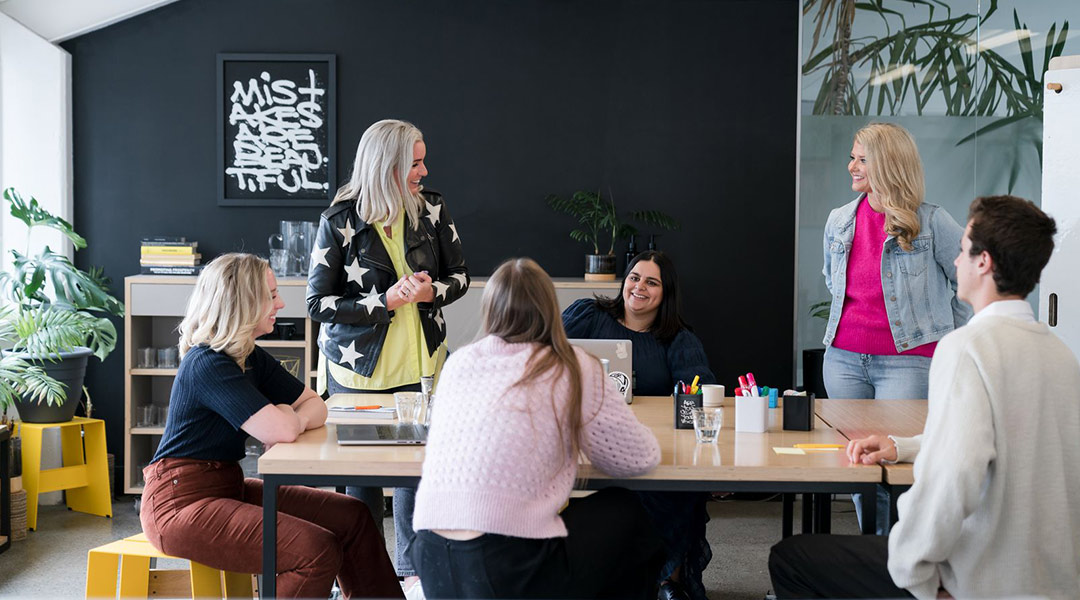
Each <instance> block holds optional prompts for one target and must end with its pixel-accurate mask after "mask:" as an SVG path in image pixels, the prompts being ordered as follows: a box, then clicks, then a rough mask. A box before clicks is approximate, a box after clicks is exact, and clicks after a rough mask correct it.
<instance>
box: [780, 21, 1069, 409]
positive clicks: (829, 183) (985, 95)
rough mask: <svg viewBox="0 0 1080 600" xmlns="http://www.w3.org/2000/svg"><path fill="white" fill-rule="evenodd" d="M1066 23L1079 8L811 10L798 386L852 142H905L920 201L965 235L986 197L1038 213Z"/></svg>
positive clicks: (813, 352)
mask: <svg viewBox="0 0 1080 600" xmlns="http://www.w3.org/2000/svg"><path fill="white" fill-rule="evenodd" d="M1070 19H1071V20H1072V21H1073V22H1077V21H1078V20H1080V3H1076V2H1075V1H1074V0H1053V1H1051V0H1045V1H1023V0H1010V1H1006V0H1001V1H996V0H950V1H942V0H872V1H870V2H861V1H860V2H856V1H855V0H804V1H803V22H802V96H801V114H800V123H801V125H800V127H801V130H800V149H799V155H800V161H799V202H798V221H797V223H798V244H797V247H796V248H797V256H796V278H797V297H796V311H797V314H796V320H795V322H796V331H795V340H796V348H795V350H796V361H795V362H796V371H797V372H796V374H795V379H796V381H802V382H803V383H804V385H807V387H810V388H812V387H813V386H814V385H815V384H816V385H820V383H819V382H820V362H819V361H820V358H821V356H822V355H823V352H824V348H823V344H822V338H823V336H824V332H825V323H826V320H827V318H828V311H829V304H828V301H829V299H830V298H829V293H828V290H827V289H826V287H825V281H824V278H823V276H822V272H821V271H822V265H823V250H822V236H823V233H824V228H825V221H826V219H827V217H828V215H829V211H830V210H832V209H833V208H836V207H839V206H842V205H844V204H846V203H847V202H849V201H851V200H853V199H854V198H855V197H856V196H857V194H856V193H855V192H853V191H852V190H851V177H850V175H849V174H848V171H847V164H848V157H849V154H850V152H851V144H852V138H853V136H854V134H855V132H856V131H857V130H858V129H859V128H860V127H862V126H864V125H866V124H868V123H871V122H874V121H888V122H893V123H897V124H899V125H901V126H903V127H904V128H906V129H907V130H908V131H910V132H911V133H912V135H913V136H914V137H915V141H916V143H917V144H918V147H919V152H920V155H921V157H922V161H923V168H924V170H925V175H926V201H927V202H931V203H933V204H937V205H940V206H942V207H944V208H945V209H946V210H948V211H949V213H950V214H951V215H952V216H953V217H954V218H955V219H956V221H957V222H958V223H961V224H963V223H964V222H965V220H966V215H967V207H968V204H969V203H970V202H971V200H972V199H974V198H975V197H976V196H979V195H989V194H1002V193H1012V194H1015V195H1018V196H1021V197H1024V198H1029V199H1031V200H1034V201H1035V202H1036V203H1038V202H1039V201H1040V186H1041V168H1040V167H1041V161H1042V98H1043V91H1044V82H1043V74H1044V72H1045V70H1046V66H1047V63H1048V61H1049V59H1050V58H1051V57H1053V56H1058V55H1061V54H1063V53H1064V54H1066V55H1068V54H1080V40H1077V39H1076V34H1075V33H1073V32H1072V31H1070V29H1069V21H1070ZM1030 300H1031V301H1032V303H1033V304H1035V303H1037V300H1038V294H1037V291H1036V293H1034V294H1032V296H1031V297H1030ZM804 363H805V364H804Z"/></svg>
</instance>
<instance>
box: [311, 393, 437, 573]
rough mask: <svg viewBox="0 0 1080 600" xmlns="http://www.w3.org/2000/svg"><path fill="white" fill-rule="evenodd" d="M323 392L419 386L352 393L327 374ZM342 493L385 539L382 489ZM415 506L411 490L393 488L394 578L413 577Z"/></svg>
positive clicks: (350, 488) (354, 488) (351, 489)
mask: <svg viewBox="0 0 1080 600" xmlns="http://www.w3.org/2000/svg"><path fill="white" fill-rule="evenodd" d="M326 391H327V392H329V393H330V394H339V393H349V394H365V393H383V392H402V391H414V392H419V391H420V384H419V383H416V384H412V385H403V386H401V387H396V388H393V389H390V390H354V389H351V388H347V387H345V386H343V385H341V384H340V383H338V382H337V381H334V378H333V376H331V375H330V373H327V374H326ZM345 493H346V494H347V495H349V496H352V497H353V498H356V499H358V500H360V501H361V502H363V503H364V504H366V505H367V507H368V510H370V511H371V516H372V518H374V519H375V524H376V525H377V526H378V528H379V533H380V534H382V535H383V536H384V537H385V533H384V532H383V518H384V515H385V514H386V511H385V509H384V506H383V491H382V488H381V487H358V486H353V485H350V486H346V487H345ZM415 505H416V489H415V488H394V532H395V534H396V535H395V536H394V540H395V542H394V545H395V552H394V564H395V565H397V574H398V577H411V576H413V575H416V569H414V568H413V565H412V557H411V556H410V555H409V552H408V548H409V544H411V543H412V541H413V538H415V537H416V533H415V532H414V531H413V528H412V517H413V507H414V506H415Z"/></svg>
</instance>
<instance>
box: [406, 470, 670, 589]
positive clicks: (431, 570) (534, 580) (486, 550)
mask: <svg viewBox="0 0 1080 600" xmlns="http://www.w3.org/2000/svg"><path fill="white" fill-rule="evenodd" d="M562 518H563V522H564V523H566V529H567V531H568V536H567V537H565V538H549V539H526V538H515V537H507V536H503V535H494V534H486V535H482V536H480V537H478V538H476V539H474V540H468V541H454V540H448V539H446V538H444V537H442V536H440V535H437V534H435V533H432V532H430V531H426V530H421V531H418V532H416V539H415V540H414V542H413V545H412V547H411V551H412V559H413V564H414V565H415V566H416V570H417V572H418V573H419V574H420V579H421V581H423V582H424V594H425V595H426V596H427V597H429V598H641V599H646V600H651V599H654V598H656V572H657V570H658V569H659V568H660V565H661V564H662V563H663V561H664V546H663V543H662V542H661V540H660V537H659V536H658V534H657V533H656V531H655V529H653V526H652V524H651V523H650V521H649V518H648V515H647V514H646V513H645V511H644V509H643V508H642V507H641V503H640V502H639V501H638V499H637V497H636V496H635V495H634V494H632V493H631V492H629V491H627V490H624V489H621V488H608V489H605V490H601V491H599V492H597V493H595V494H593V495H591V496H589V497H587V498H582V499H578V500H574V501H573V502H571V503H570V506H569V507H568V508H567V509H566V510H565V511H563V513H562Z"/></svg>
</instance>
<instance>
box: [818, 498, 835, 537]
mask: <svg viewBox="0 0 1080 600" xmlns="http://www.w3.org/2000/svg"><path fill="white" fill-rule="evenodd" d="M814 513H815V518H814V533H832V494H814Z"/></svg>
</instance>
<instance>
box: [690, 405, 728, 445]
mask: <svg viewBox="0 0 1080 600" xmlns="http://www.w3.org/2000/svg"><path fill="white" fill-rule="evenodd" d="M693 414H694V437H696V438H697V441H698V443H701V444H715V443H716V439H717V437H719V435H720V428H721V427H722V426H723V424H724V413H723V411H722V410H721V409H719V408H695V409H694V411H693Z"/></svg>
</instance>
